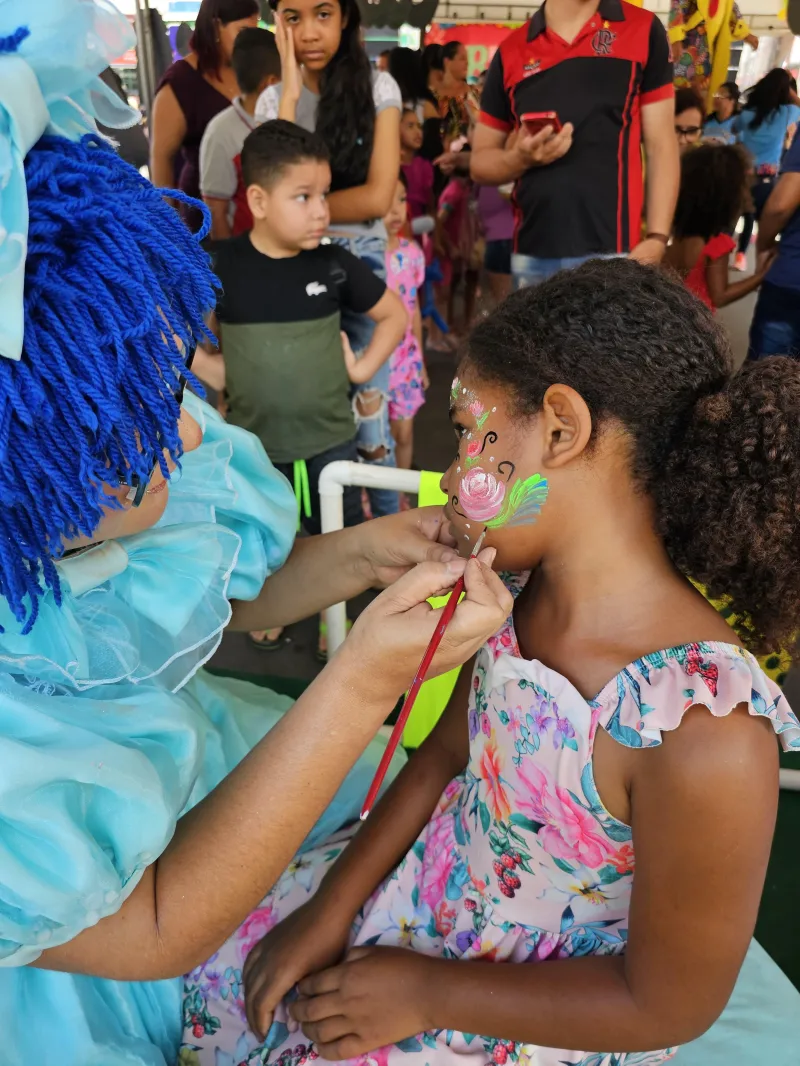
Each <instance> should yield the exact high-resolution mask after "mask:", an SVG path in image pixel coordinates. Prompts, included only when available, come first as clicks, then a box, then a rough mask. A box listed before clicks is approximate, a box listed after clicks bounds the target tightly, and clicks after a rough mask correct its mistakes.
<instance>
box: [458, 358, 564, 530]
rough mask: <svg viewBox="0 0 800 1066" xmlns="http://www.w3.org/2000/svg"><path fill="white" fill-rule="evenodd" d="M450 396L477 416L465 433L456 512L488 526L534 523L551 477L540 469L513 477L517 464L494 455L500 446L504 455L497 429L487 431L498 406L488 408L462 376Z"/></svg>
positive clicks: (540, 509) (473, 416)
mask: <svg viewBox="0 0 800 1066" xmlns="http://www.w3.org/2000/svg"><path fill="white" fill-rule="evenodd" d="M451 401H452V406H453V407H454V408H455V409H456V410H460V411H462V412H464V413H469V415H471V416H472V419H474V428H473V429H472V430H470V431H469V432H467V433H466V435H465V441H466V449H465V450H466V455H465V456H464V457H463V459H462V460H461V462H462V463H463V472H462V466H461V465H459V466H458V467H457V469H456V473H457V474H458V475H460V481H459V489H458V494H457V495H454V496H453V497H452V499H451V504H452V508H453V511H454V512H455V513H456V514H458V515H460V516H461V517H462V518H466V519H469V520H470V522H474V523H476V525H479V526H483V527H484V528H486V529H499V528H501V527H503V526H509V527H512V526H521V525H525V524H529V523H533V522H535V521H536V519H537V518H538V517H539V515H540V514H541V511H542V507H543V506H544V504H545V501H546V500H547V494H548V491H549V488H548V484H547V480H546V479H545V478H543V477H542V476H541V475H540V474H532V475H531V476H530V477H527V478H525V479H524V480H523V479H520V478H516V479H514V472H515V470H516V466H515V464H514V463H513V462H512V461H511V460H510V459H499V457H498V458H496V457H495V453H496V452H498V451H500V454H501V455H502V451H501V450H500V449H498V447H497V445H498V444H499V443H500V438H499V435H498V434H497V433H496V432H495V430H494V429H492V428H488V429H487V430H486V432H485V433H484V432H483V431H484V427H485V426H486V425H487V423H488V425H489V427H491V425H492V422H491V416H492V414H494V413H495V412H496V410H497V408H496V407H493V408H491V410H488V409H487V408H486V406H485V405H484V403H483V402H482V401H481V399H480V398H479V397H478V396H477V395H476V394H475V393H474V392H473V391H472V390H471V389H469V388H467V387H466V386H464V385H463V384H462V382H461V381H460V380H459V378H456V379H455V380H454V381H453V384H452V387H451ZM501 448H502V445H501ZM498 460H499V461H498ZM466 528H467V529H471V528H472V527H471V526H470V525H468V526H467V527H466Z"/></svg>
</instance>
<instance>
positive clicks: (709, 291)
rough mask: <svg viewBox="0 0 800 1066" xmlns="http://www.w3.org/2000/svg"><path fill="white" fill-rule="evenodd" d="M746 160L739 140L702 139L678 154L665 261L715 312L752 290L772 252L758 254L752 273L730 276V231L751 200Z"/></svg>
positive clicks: (763, 273) (734, 246)
mask: <svg viewBox="0 0 800 1066" xmlns="http://www.w3.org/2000/svg"><path fill="white" fill-rule="evenodd" d="M749 171H750V163H749V160H748V158H747V154H746V153H745V152H744V150H743V149H741V148H740V147H739V146H738V145H733V144H703V145H700V146H699V147H697V148H695V149H693V150H692V151H691V152H686V153H685V154H684V155H683V156H682V157H681V186H680V192H679V194H678V204H677V207H676V208H675V220H674V222H673V240H672V243H671V244H670V246H669V248H668V249H667V254H666V257H665V262H666V263H667V264H668V265H669V266H671V267H672V268H673V269H674V270H676V271H677V272H678V273H679V274H680V275H681V277H682V278H683V280H684V282H685V284H686V287H687V288H688V289H691V291H692V292H693V293H695V294H696V295H697V296H699V297H700V299H701V300H702V301H703V303H704V304H706V305H707V306H708V307H710V308H711V310H712V311H716V310H717V308H718V307H725V306H726V304H730V303H733V302H734V301H735V300H741V298H742V297H743V296H747V295H748V293H751V292H754V291H755V290H756V289H757V288H758V287H759V285H760V284H761V282H762V281H763V279H764V275H765V274H766V272H767V270H768V269H769V266H770V263H771V259H772V258H773V256H763V257H761V258H760V259H759V262H758V266H757V269H756V272H755V274H753V275H752V277H749V278H744V279H742V280H741V281H735V282H731V281H729V280H728V269H729V260H730V256H731V252H733V251H734V250H735V248H736V242H735V241H734V239H733V237H732V236H731V234H732V233H733V230H734V228H735V226H736V220H737V219H738V218H739V215H740V214H741V213H742V211H745V210H747V204H748V202H749V199H750V174H749Z"/></svg>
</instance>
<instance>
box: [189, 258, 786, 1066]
mask: <svg viewBox="0 0 800 1066" xmlns="http://www.w3.org/2000/svg"><path fill="white" fill-rule="evenodd" d="M450 408H451V409H450V415H451V418H452V421H453V427H454V430H455V434H456V440H457V449H458V450H457V455H456V458H455V459H454V460H453V463H452V465H451V466H450V468H449V470H448V471H447V473H446V474H445V475H444V478H443V481H442V486H443V488H444V489H445V490H446V492H447V496H448V500H449V503H448V505H447V508H446V513H447V515H448V517H449V520H450V523H451V531H452V533H453V535H454V536H455V537H456V538H457V539H458V540H462V541H463V543H464V544H465V545H466V546H469V545H472V544H473V543H474V542H475V540H476V538H477V537H478V535H479V534H480V532H481V531H483V530H486V531H487V533H488V536H487V540H486V543H487V544H488V545H489V546H490V547H492V548H494V549H496V553H497V554H496V559H495V566H496V567H497V568H500V569H502V570H508V571H513V572H514V573H515V574H517V575H518V576H516V577H514V578H513V580H512V579H509V580H510V584H511V587H512V590H513V591H515V592H516V594H517V600H516V604H515V607H514V610H513V613H512V614H511V615H510V616H509V618H508V620H507V622H506V623H505V625H504V626H503V627H502V629H501V630H500V631H499V632H498V633H497V634H496V635H495V636H494V637H493V638H492V639H490V640H489V642H488V643H487V644H486V645H484V647H483V648H482V649H481V650H480V651H479V652H478V654H477V657H476V659H475V660H474V664H473V665H472V666H471V667H470V668H466V667H465V668H464V669H463V670H462V672H461V675H460V677H459V680H458V682H457V683H456V687H455V690H454V692H453V696H452V698H451V700H450V703H449V705H448V707H447V709H446V710H445V712H444V715H443V717H442V718H441V719H440V721H439V723H438V725H437V726H436V727H435V729H434V732H433V733H432V734H431V736H430V737H429V739H428V740H426V741H425V743H424V744H423V746H422V747H421V748H420V749H419V750H418V751H417V752H416V753H415V754H414V755H413V756H412V757H411V759H410V761H409V763H408V765H407V767H406V768H405V769H404V770H403V771H402V772H401V773H400V775H399V777H398V778H397V779H396V780H395V782H394V784H393V785H392V786H391V788H390V789H389V790H388V792H387V793H386V795H385V797H384V798H383V799H382V800H381V801H380V802H379V803H378V804H377V806H376V807H375V808H374V809H373V811H372V813H371V815H370V817H369V819H368V820H367V821H366V823H364V824H363V825H360V826H359V827H357V831H356V829H350V830H347V831H345V832H344V833H342V834H340V835H338V836H337V837H335V838H332V839H331V840H329V841H328V842H327V844H326V846H323V847H320V848H319V849H318V850H316V851H314V852H311V853H308V854H306V855H304V856H302V857H301V858H299V859H297V860H296V861H295V862H294V863H293V864H292V865H291V866H290V868H289V869H288V870H287V872H286V873H285V874H284V875H283V877H282V878H281V879H280V880H279V881H278V883H277V885H276V886H275V888H274V889H273V890H272V892H271V893H270V895H269V896H268V897H267V899H266V901H265V903H264V906H263V909H262V910H261V911H260V912H257V914H258V917H256V916H255V915H253V916H252V917H251V919H249V921H248V923H247V925H246V926H245V927H242V929H241V931H240V934H239V950H238V951H237V950H236V947H235V946H234V945H235V938H233V939H232V940H231V941H229V942H228V943H229V947H228V948H227V949H226V952H227V953H223V954H222V955H218V956H215V957H214V958H213V959H212V960H211V961H210V962H209V963H208V964H207V967H206V968H204V969H201V970H200V971H198V972H197V973H196V974H194V975H192V981H191V994H192V997H193V999H192V1003H193V1004H195V1006H194V1010H195V1011H196V1012H197V1013H196V1016H197V1017H198V1018H200V1017H206V1015H207V1016H208V1017H210V1018H211V1019H212V1020H213V1024H212V1025H211V1026H210V1031H209V1032H208V1033H207V1034H206V1035H203V1036H200V1037H198V1038H195V1037H194V1036H193V1035H192V1029H191V1027H190V1028H189V1029H187V1046H188V1047H189V1048H196V1049H197V1055H198V1058H197V1060H196V1061H197V1062H198V1063H199V1064H200V1066H212V1064H213V1063H214V1062H215V1061H216V1062H220V1061H222V1058H223V1057H224V1061H226V1062H227V1061H229V1059H228V1057H225V1056H224V1055H223V1053H226V1054H227V1055H231V1054H233V1056H234V1057H233V1058H232V1059H230V1061H233V1062H239V1061H248V1062H254V1061H266V1058H263V1059H256V1057H255V1054H254V1057H253V1058H248V1057H247V1056H248V1054H249V1049H251V1048H255V1047H258V1046H259V1041H262V1042H263V1039H264V1033H265V1032H267V1031H269V1033H268V1037H267V1041H266V1047H267V1048H269V1049H270V1053H269V1062H271V1063H272V1062H274V1063H278V1064H281V1066H297V1064H299V1063H303V1062H306V1061H309V1062H310V1061H311V1060H312V1059H313V1060H314V1061H315V1062H316V1063H317V1064H318V1066H319V1064H320V1063H325V1062H335V1061H341V1060H347V1061H349V1062H353V1063H358V1064H364V1066H366V1064H367V1063H372V1064H380V1066H409V1064H410V1066H416V1064H419V1066H424V1064H430V1066H444V1064H446V1063H455V1062H458V1061H460V1062H469V1063H474V1064H475V1066H483V1064H486V1063H494V1064H496V1066H504V1064H520V1066H532V1064H535V1066H563V1064H570V1066H634V1064H635V1066H657V1064H659V1063H663V1062H665V1061H666V1060H667V1059H669V1058H671V1057H672V1055H673V1054H674V1053H675V1051H676V1050H677V1045H679V1044H681V1043H684V1042H687V1041H690V1040H693V1039H694V1038H695V1037H697V1036H699V1035H700V1034H701V1033H702V1032H704V1030H705V1029H707V1028H708V1027H709V1026H710V1025H711V1024H712V1022H714V1020H715V1019H716V1018H717V1017H718V1016H719V1014H720V1013H721V1012H722V1010H723V1008H724V1006H725V1004H726V1003H727V1001H728V999H729V997H730V994H731V990H732V989H733V986H734V982H735V981H736V977H737V974H738V972H739V969H740V966H741V964H742V960H743V958H744V956H745V952H746V951H747V948H748V945H749V944H750V940H751V937H752V934H753V927H754V924H755V919H756V912H757V909H758V903H759V899H760V896H761V891H762V887H763V884H764V876H765V872H766V868H767V861H768V858H769V851H770V842H771V838H772V833H773V827H774V819H775V814H776V809H777V803H778V759H777V751H776V743H775V736H776V734H777V736H778V739H779V741H780V743H781V744H782V746H783V747H784V748H785V749H792V750H795V751H798V752H800V722H798V719H797V718H796V716H795V715H794V714H793V713H792V711H791V710H790V708H789V707H788V705H787V703H786V701H785V699H784V697H783V696H782V694H781V692H780V690H779V689H778V688H777V686H776V685H775V684H773V683H772V682H771V681H770V680H769V679H768V678H767V677H766V676H765V675H764V674H763V673H762V671H761V669H760V667H759V665H758V662H757V660H756V659H755V658H754V656H753V655H752V654H751V650H750V649H753V650H759V649H762V648H764V647H775V646H780V644H781V641H782V640H785V639H787V638H789V637H790V636H791V635H792V634H793V633H795V632H796V631H797V628H798V626H800V364H798V363H797V362H796V361H795V360H792V359H788V358H781V357H772V358H767V359H764V360H762V361H761V362H757V363H752V364H748V365H746V367H745V369H744V370H742V371H740V372H739V373H738V374H734V373H733V361H732V353H731V351H730V348H729V345H728V342H727V340H726V339H725V336H724V334H723V333H722V332H721V331H720V330H719V329H718V328H717V327H716V325H715V324H714V323H713V320H712V318H711V316H710V315H709V314H708V312H707V310H706V309H705V308H704V307H702V306H701V304H700V303H699V302H698V301H697V300H695V299H694V297H693V296H692V295H691V294H690V293H689V292H687V290H686V288H685V287H684V286H682V285H681V284H680V283H679V282H678V281H677V280H674V279H672V278H670V277H669V276H668V275H666V274H664V273H663V272H660V271H654V270H652V269H650V268H647V267H642V266H640V265H639V264H637V263H634V262H632V261H630V260H627V259H615V260H608V261H599V260H595V261H592V262H589V263H586V264H584V265H583V266H581V267H579V268H578V269H576V270H570V271H563V272H561V273H559V274H557V275H556V276H555V277H553V278H551V279H549V280H548V281H545V282H544V283H543V284H541V285H539V286H536V287H534V288H528V289H525V290H523V291H522V292H518V293H515V294H513V295H512V296H510V297H509V298H508V299H507V300H506V301H505V303H503V304H501V305H500V307H498V308H497V309H496V310H495V311H494V312H492V314H490V315H489V317H488V318H487V319H485V320H484V321H482V322H481V323H480V324H479V325H478V326H477V327H476V328H475V329H474V330H473V332H472V334H471V335H470V338H469V344H468V347H467V350H466V354H465V356H464V361H463V363H462V365H461V367H460V368H459V371H458V376H457V378H456V380H455V381H454V382H453V388H452V392H451V398H450ZM778 442H779V443H778ZM765 515H766V516H769V522H768V524H767V525H765V520H764V517H765ZM689 578H695V579H697V580H699V581H702V582H703V583H704V585H705V586H706V587H707V588H708V590H709V593H710V594H711V595H713V596H714V597H726V598H727V601H728V603H729V604H730V606H731V609H732V610H733V611H734V613H735V614H736V615H737V616H738V617H740V618H747V619H748V630H747V637H746V644H747V647H745V646H744V645H743V643H742V640H741V638H740V637H739V636H738V635H737V634H736V633H735V632H734V631H733V630H732V629H731V628H729V626H728V624H727V622H726V621H725V620H724V619H723V618H722V616H721V615H720V614H719V613H718V612H717V611H716V610H715V609H714V608H713V607H712V606H711V605H710V603H709V602H707V601H706V600H705V599H704V598H703V597H702V596H700V595H699V594H698V593H697V592H696V590H695V588H694V587H693V585H692V583H691V582H690V580H689ZM634 870H635V874H634ZM272 927H274V928H272ZM256 930H258V932H256ZM267 930H271V931H269V932H266V931H267ZM264 932H266V936H264ZM258 937H263V939H261V940H260V942H259V941H258ZM254 941H255V943H254ZM498 963H499V964H500V965H496V964H498ZM523 963H524V964H525V965H520V964H523ZM226 967H230V969H229V970H226ZM242 968H243V972H242V973H241V976H239V973H240V970H241V969H242ZM225 972H227V973H231V974H232V975H233V977H232V978H231V981H233V980H234V979H235V981H236V982H238V984H237V985H236V988H234V989H233V991H231V989H230V982H228V983H225V980H223V979H221V977H220V975H222V974H223V973H225ZM221 981H222V984H223V985H224V988H223V989H222V990H221V987H220V984H221ZM295 985H297V986H298V990H299V997H295V996H294V995H292V996H291V997H290V999H289V1000H288V1001H287V1002H286V1003H284V1004H283V1005H282V1004H281V1000H282V997H284V996H287V995H288V994H289V993H290V992H292V990H293V989H294V987H295ZM242 987H243V988H244V990H245V991H244V996H245V997H246V1004H245V1002H244V1000H243V993H242V991H241V989H242ZM198 1003H202V1006H203V1011H202V1012H200V1011H199V1010H198V1007H197V1004H198ZM245 1007H246V1014H245ZM276 1011H277V1013H275V1012H276ZM273 1015H274V1023H273ZM271 1023H273V1024H271ZM196 1024H197V1023H196ZM298 1024H299V1031H298ZM198 1028H200V1029H202V1028H203V1026H202V1025H199V1026H198ZM195 1031H197V1030H195ZM256 1034H259V1035H256ZM654 1048H657V1049H661V1050H652V1049H654ZM216 1049H220V1050H219V1052H217V1050H216ZM375 1049H379V1050H377V1051H376V1050H375ZM575 1049H584V1050H575ZM598 1049H599V1050H598ZM612 1049H617V1050H616V1051H613V1050H612ZM623 1049H624V1050H623ZM234 1053H235V1054H234ZM215 1054H219V1055H220V1056H221V1057H220V1058H216V1059H215ZM264 1054H265V1055H266V1052H265V1053H264ZM193 1061H195V1060H193Z"/></svg>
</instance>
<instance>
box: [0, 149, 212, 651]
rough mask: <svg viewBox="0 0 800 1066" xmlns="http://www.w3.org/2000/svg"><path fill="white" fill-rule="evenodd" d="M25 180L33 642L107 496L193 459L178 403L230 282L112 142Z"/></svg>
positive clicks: (18, 535) (19, 547)
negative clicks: (121, 481)
mask: <svg viewBox="0 0 800 1066" xmlns="http://www.w3.org/2000/svg"><path fill="white" fill-rule="evenodd" d="M25 175H26V183H27V190H28V203H29V216H30V223H29V243H28V254H27V260H26V264H25V331H24V345H23V352H22V358H21V360H19V361H18V362H15V361H13V360H11V359H0V412H2V413H1V414H0V595H2V596H4V597H5V598H6V600H7V601H8V603H9V605H10V607H11V609H12V610H13V612H14V615H15V617H16V618H17V619H18V620H19V621H20V623H22V625H23V631H24V632H27V631H28V630H29V629H30V627H31V626H32V625H33V623H34V622H35V620H36V615H37V610H38V601H39V599H40V597H41V596H42V595H44V594H45V593H46V590H47V589H48V588H49V589H51V590H52V591H53V594H54V595H55V597H56V600H57V602H60V599H61V593H60V588H59V581H58V573H57V571H56V568H55V566H54V564H53V560H54V559H55V558H57V557H58V556H59V555H60V554H61V552H62V550H63V548H62V544H63V541H64V540H65V539H69V538H73V537H76V536H84V537H91V536H92V535H93V533H94V531H95V530H96V528H97V526H98V524H99V522H100V520H101V518H102V516H103V510H104V508H107V507H108V506H109V504H110V502H111V501H110V498H109V496H108V495H106V494H105V493H104V492H103V484H104V483H106V484H112V485H116V484H117V473H118V472H122V473H123V474H131V473H133V474H136V475H138V476H139V477H140V478H143V479H147V478H148V477H149V476H150V473H151V471H152V467H153V463H154V461H155V460H156V458H158V457H162V456H163V452H164V451H166V453H167V454H169V455H170V456H171V457H172V458H173V459H174V460H175V461H177V460H179V458H180V454H181V443H180V438H179V434H178V420H179V417H180V409H179V405H178V402H177V400H176V398H175V394H176V392H177V390H178V381H179V378H180V376H181V374H183V373H184V369H185V368H184V361H185V358H186V353H188V352H190V351H192V350H193V348H194V347H195V345H196V344H197V343H198V342H199V341H200V340H202V339H203V338H204V337H207V336H209V334H208V333H207V331H206V329H205V326H204V324H203V317H204V314H205V313H206V312H207V311H209V310H210V309H211V308H212V307H213V306H214V303H215V281H214V277H213V274H212V272H211V266H210V260H209V257H208V256H207V254H206V253H205V252H204V251H203V249H202V248H201V246H200V243H199V242H200V240H202V238H203V237H204V236H205V234H206V232H207V224H206V226H205V227H204V228H203V230H202V231H201V232H200V233H197V234H194V235H193V234H192V233H191V232H190V231H189V230H188V229H187V227H186V225H185V224H184V223H183V222H182V221H181V219H180V217H179V216H178V214H177V212H176V211H175V210H174V209H173V208H171V207H170V206H169V205H168V204H167V203H165V201H164V200H163V198H162V194H161V192H159V191H158V190H156V189H155V188H154V187H153V186H152V185H151V184H150V182H148V181H147V180H146V179H145V178H143V177H142V176H141V175H140V174H139V173H138V172H137V171H136V170H134V168H133V167H131V166H128V164H126V163H124V162H122V160H121V159H120V158H119V157H118V156H117V154H116V152H114V150H113V149H112V148H111V147H110V146H109V145H108V144H107V143H106V142H105V141H104V140H102V139H101V138H100V137H99V136H96V135H92V134H88V135H86V136H84V137H83V138H82V140H80V141H77V142H76V141H70V140H67V139H65V138H63V137H58V136H49V135H48V136H44V137H42V139H41V140H40V141H39V142H38V143H37V144H36V145H35V147H34V148H33V149H31V151H30V152H29V153H28V155H27V157H26V160H25ZM189 378H190V380H192V379H191V375H189ZM161 464H162V471H163V473H164V474H165V476H168V471H167V469H166V464H165V462H164V460H163V457H162V458H161Z"/></svg>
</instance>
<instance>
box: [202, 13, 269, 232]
mask: <svg viewBox="0 0 800 1066" xmlns="http://www.w3.org/2000/svg"><path fill="white" fill-rule="evenodd" d="M231 64H232V66H233V70H234V73H235V74H236V82H237V84H238V86H239V92H240V94H241V95H240V96H237V97H236V98H235V99H234V101H233V103H232V104H231V106H230V107H228V108H226V109H225V110H224V111H221V112H220V113H219V114H218V115H216V116H215V117H214V118H212V120H211V121H210V122H209V124H208V126H206V131H205V133H204V134H203V140H202V141H201V142H200V191H201V192H202V194H203V200H204V201H205V203H206V204H207V205H208V208H209V210H210V211H211V237H212V240H215V241H221V240H225V239H226V238H227V237H236V236H238V235H239V234H240V233H244V232H245V231H246V230H249V229H250V227H251V226H252V225H253V218H252V215H251V214H250V208H249V207H248V206H247V196H246V193H245V187H244V182H243V181H242V166H241V154H242V145H243V144H244V141H245V138H246V137H247V135H248V133H250V131H251V130H254V129H255V128H256V126H257V125H258V123H257V121H256V118H255V110H256V103H257V102H258V98H259V96H260V95H261V93H262V92H263V91H264V89H266V88H267V87H268V86H269V85H275V84H276V83H277V82H279V81H280V78H281V61H280V56H279V55H278V46H277V45H276V44H275V37H274V35H273V34H272V33H270V32H269V30H261V29H254V28H253V27H247V28H246V29H244V30H242V31H241V32H240V33H239V35H238V36H237V38H236V42H235V44H234V46H233V54H232V56H231Z"/></svg>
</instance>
